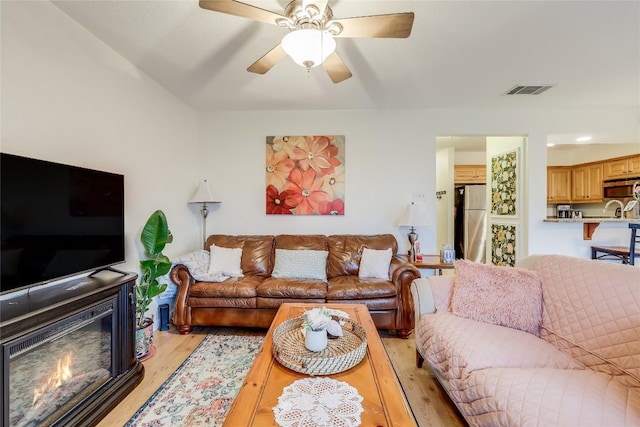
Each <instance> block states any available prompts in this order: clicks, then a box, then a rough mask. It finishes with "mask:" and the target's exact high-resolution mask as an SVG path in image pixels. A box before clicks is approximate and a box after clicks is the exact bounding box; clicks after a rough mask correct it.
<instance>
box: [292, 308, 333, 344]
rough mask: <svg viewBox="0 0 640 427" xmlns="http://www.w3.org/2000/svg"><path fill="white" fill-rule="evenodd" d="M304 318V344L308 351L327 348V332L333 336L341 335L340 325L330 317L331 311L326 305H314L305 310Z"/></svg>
mask: <svg viewBox="0 0 640 427" xmlns="http://www.w3.org/2000/svg"><path fill="white" fill-rule="evenodd" d="M302 318H303V319H304V322H303V324H302V325H303V327H304V332H303V333H304V346H305V347H306V348H307V350H309V351H315V352H318V351H322V350H324V349H325V348H327V334H331V335H332V336H333V337H341V336H342V327H341V326H340V323H338V321H337V320H334V319H333V318H332V317H331V312H330V311H329V309H327V308H326V307H316V308H312V309H311V310H308V311H305V312H304V314H303V315H302Z"/></svg>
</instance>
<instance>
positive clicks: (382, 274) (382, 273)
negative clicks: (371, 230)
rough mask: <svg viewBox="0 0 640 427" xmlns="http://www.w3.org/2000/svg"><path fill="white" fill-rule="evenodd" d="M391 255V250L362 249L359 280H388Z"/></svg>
mask: <svg viewBox="0 0 640 427" xmlns="http://www.w3.org/2000/svg"><path fill="white" fill-rule="evenodd" d="M392 256H393V253H392V252H391V248H388V249H384V250H379V249H369V248H364V249H362V258H360V270H358V277H359V278H361V279H366V278H372V279H384V280H389V265H390V264H391V257H392Z"/></svg>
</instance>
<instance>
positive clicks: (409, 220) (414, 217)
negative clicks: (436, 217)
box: [397, 202, 429, 261]
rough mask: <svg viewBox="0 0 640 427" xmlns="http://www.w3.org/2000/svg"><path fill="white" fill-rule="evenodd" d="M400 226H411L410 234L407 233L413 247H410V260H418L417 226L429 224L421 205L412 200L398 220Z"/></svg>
mask: <svg viewBox="0 0 640 427" xmlns="http://www.w3.org/2000/svg"><path fill="white" fill-rule="evenodd" d="M397 225H398V226H400V227H411V229H410V230H409V234H408V235H407V237H408V239H409V243H410V244H411V247H410V248H409V260H410V261H415V260H416V248H415V244H416V242H417V241H418V233H416V227H423V226H425V225H429V222H428V221H427V218H426V216H425V215H424V213H423V212H422V210H421V209H420V206H418V205H416V204H415V203H413V202H411V204H410V205H408V206H407V208H406V209H405V211H404V212H403V214H402V216H401V217H400V219H399V220H398V223H397Z"/></svg>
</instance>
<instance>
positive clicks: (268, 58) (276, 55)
mask: <svg viewBox="0 0 640 427" xmlns="http://www.w3.org/2000/svg"><path fill="white" fill-rule="evenodd" d="M286 56H287V53H286V52H285V51H284V49H283V48H282V45H281V44H279V45H278V46H276V47H274V48H273V49H271V50H270V51H269V52H267V53H266V54H264V56H263V57H262V58H260V59H258V60H257V61H256V62H254V63H253V64H251V66H250V67H249V68H247V71H250V72H252V73H256V74H265V73H266V72H267V71H269V70H270V69H271V68H273V66H274V65H276V64H277V63H278V62H280V61H281V60H282V59H284V58H285V57H286Z"/></svg>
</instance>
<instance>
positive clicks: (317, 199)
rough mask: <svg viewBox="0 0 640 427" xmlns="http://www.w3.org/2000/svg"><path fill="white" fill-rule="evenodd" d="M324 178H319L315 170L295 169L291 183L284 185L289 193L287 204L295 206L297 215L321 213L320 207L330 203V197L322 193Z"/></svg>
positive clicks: (290, 176) (290, 178)
mask: <svg viewBox="0 0 640 427" xmlns="http://www.w3.org/2000/svg"><path fill="white" fill-rule="evenodd" d="M322 184H323V180H322V178H318V177H317V176H316V173H315V172H314V171H313V169H308V170H305V171H303V170H301V169H294V170H292V171H291V173H290V174H289V181H287V183H286V184H285V185H284V191H285V192H287V193H288V194H287V198H286V199H285V202H286V204H287V205H289V206H294V207H295V210H296V214H297V215H311V214H315V213H319V212H320V207H321V206H322V205H323V204H326V203H328V202H329V201H330V200H329V195H328V194H327V193H325V192H324V191H322Z"/></svg>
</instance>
